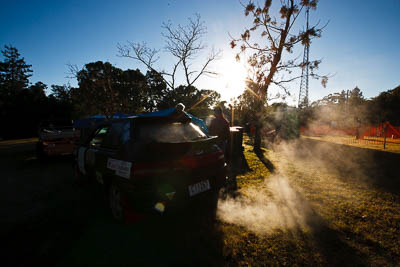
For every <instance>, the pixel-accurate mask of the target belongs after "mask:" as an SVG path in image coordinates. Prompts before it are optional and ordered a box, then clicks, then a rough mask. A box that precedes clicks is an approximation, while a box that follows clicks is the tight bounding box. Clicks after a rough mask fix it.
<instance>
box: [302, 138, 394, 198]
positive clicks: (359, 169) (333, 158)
mask: <svg viewBox="0 0 400 267" xmlns="http://www.w3.org/2000/svg"><path fill="white" fill-rule="evenodd" d="M296 153H297V155H298V156H300V157H303V158H305V159H311V160H315V162H316V163H318V164H321V166H322V167H323V168H326V169H329V170H332V171H334V172H336V173H338V174H339V177H340V178H341V179H343V180H345V181H347V182H351V181H352V182H355V183H363V184H367V185H369V186H372V187H375V188H378V189H381V190H384V191H386V192H390V193H394V194H396V195H400V179H399V177H400V176H399V162H400V154H397V153H391V152H385V151H379V150H373V149H366V148H359V147H353V146H346V145H340V144H334V143H328V142H321V141H316V140H302V141H301V142H299V143H298V144H297V147H296Z"/></svg>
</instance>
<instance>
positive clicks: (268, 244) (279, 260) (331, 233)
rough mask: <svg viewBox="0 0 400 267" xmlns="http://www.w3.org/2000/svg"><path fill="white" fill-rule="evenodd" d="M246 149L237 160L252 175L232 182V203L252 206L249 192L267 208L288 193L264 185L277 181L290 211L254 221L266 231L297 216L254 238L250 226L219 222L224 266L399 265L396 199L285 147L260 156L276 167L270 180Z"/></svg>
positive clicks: (398, 203)
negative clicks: (285, 187) (243, 200)
mask: <svg viewBox="0 0 400 267" xmlns="http://www.w3.org/2000/svg"><path fill="white" fill-rule="evenodd" d="M246 142H247V144H245V157H246V160H247V161H248V164H249V166H250V168H251V169H252V171H250V172H248V173H246V174H244V175H241V176H238V177H237V180H238V185H239V194H240V196H239V197H238V198H237V199H241V198H247V199H249V201H247V202H246V203H249V204H248V205H249V206H251V205H259V202H257V200H256V199H255V198H257V196H256V195H255V194H252V193H251V192H254V190H256V191H257V192H262V194H264V195H265V196H267V199H266V200H267V202H268V201H269V202H270V203H274V202H276V201H277V200H276V198H277V191H279V193H280V194H281V193H282V192H288V191H287V190H286V191H285V190H282V191H280V190H279V188H278V189H277V188H276V187H275V188H271V187H270V186H268V185H269V184H271V182H272V181H273V180H274V179H281V180H282V179H284V180H285V181H287V183H288V184H289V187H290V188H291V189H292V192H294V193H293V195H294V200H295V203H294V204H293V203H292V204H290V203H289V204H287V207H286V206H282V205H280V206H278V207H280V209H279V211H280V213H278V215H277V214H275V213H271V216H270V217H268V216H266V217H262V219H263V220H264V222H261V223H263V224H264V225H266V224H269V223H270V222H269V221H270V220H273V219H274V218H273V217H276V216H281V217H282V218H285V217H290V213H294V214H297V213H298V214H300V215H299V216H297V217H296V216H294V217H293V218H294V219H298V222H296V221H295V223H293V224H292V225H289V226H287V225H286V226H282V225H281V224H275V225H274V227H272V228H269V230H267V231H261V232H260V231H258V230H257V228H254V224H255V222H254V221H253V220H249V221H248V223H247V224H246V222H244V223H243V220H244V221H246V219H243V220H242V221H240V223H232V222H226V221H225V222H224V218H221V224H222V231H223V232H224V249H223V251H224V257H225V263H226V265H227V266H237V265H239V266H265V265H267V266H270V265H283V266H285V265H287V266H303V265H312V266H357V265H373V266H388V265H389V266H392V265H396V264H398V263H399V262H400V239H399V236H400V198H399V196H398V194H396V193H389V192H386V191H385V190H383V189H382V188H376V187H374V186H373V185H372V184H371V183H369V182H368V180H367V179H368V177H364V179H361V178H360V175H356V174H355V173H352V172H351V171H350V172H349V171H346V172H341V171H340V170H339V169H340V167H339V166H327V164H326V162H324V160H311V159H310V157H304V156H301V157H299V154H298V151H295V149H294V148H293V146H291V145H289V146H286V147H284V148H283V149H282V148H281V149H279V148H277V149H275V150H266V151H265V152H264V155H265V157H267V158H268V159H269V160H271V161H272V162H273V164H274V165H275V167H276V171H275V173H271V172H269V170H268V169H267V168H266V167H265V166H264V165H263V164H262V163H261V161H260V160H259V159H258V157H257V156H256V155H255V154H254V153H253V152H252V150H251V147H250V145H249V140H248V139H246ZM311 151H313V150H312V149H311ZM301 152H303V151H300V152H299V153H301ZM249 192H250V193H249ZM289 192H290V191H289ZM283 194H285V193H283ZM288 194H292V193H288ZM281 197H282V196H281ZM284 197H285V196H284ZM284 197H283V198H284ZM289 197H293V196H289ZM236 201H239V200H236ZM255 203H258V204H255ZM276 203H277V202H276ZM263 205H264V206H263ZM263 205H261V207H260V208H261V209H260V212H262V208H264V209H268V206H269V204H263ZM244 208H249V207H248V206H247V207H244ZM232 212H233V211H232ZM287 213H289V214H287ZM250 216H251V215H250ZM256 218H257V217H256ZM275 219H276V218H275Z"/></svg>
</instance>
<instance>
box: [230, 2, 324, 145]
mask: <svg viewBox="0 0 400 267" xmlns="http://www.w3.org/2000/svg"><path fill="white" fill-rule="evenodd" d="M317 2H318V0H280V10H279V12H280V17H279V18H276V17H272V16H271V14H270V8H271V4H272V0H265V1H264V4H263V5H256V4H254V3H253V2H252V1H250V2H248V4H247V5H243V4H242V5H243V7H244V12H245V16H251V17H252V19H253V22H252V24H251V27H249V28H246V29H245V30H244V32H243V33H242V34H241V36H240V38H236V39H235V38H233V37H232V40H231V43H230V45H231V48H232V49H234V48H235V47H236V46H237V45H238V44H240V46H239V52H238V53H237V55H236V58H237V59H240V57H241V56H242V55H248V58H247V62H248V64H249V66H250V69H251V71H252V74H253V77H249V78H250V80H251V81H252V82H253V83H254V84H255V85H256V86H255V87H256V88H254V86H253V89H252V90H253V91H255V93H256V94H258V95H259V99H260V101H261V102H262V104H263V105H264V104H266V103H267V100H268V99H267V98H268V90H269V88H270V86H271V84H274V85H276V86H278V87H279V88H281V89H283V90H284V93H285V94H290V92H289V90H288V87H287V84H289V83H290V82H293V81H295V80H296V79H298V78H300V77H301V75H300V76H292V72H293V70H294V69H296V68H297V69H301V68H303V67H305V66H307V65H308V66H309V68H310V73H311V74H310V75H311V77H313V78H316V79H319V78H321V79H322V84H323V85H324V86H325V84H326V82H327V79H328V77H327V76H319V75H318V74H316V73H315V70H316V69H318V66H319V64H320V62H321V61H320V60H314V61H310V62H305V63H303V62H302V61H299V60H298V59H299V58H296V57H294V58H289V59H287V60H283V55H284V53H285V52H286V53H287V54H292V53H293V48H294V47H295V46H296V45H307V44H310V42H311V40H312V39H313V38H317V37H321V32H322V29H323V28H324V27H325V26H324V27H320V28H319V27H318V24H317V25H314V26H311V27H309V28H308V29H303V30H299V31H298V32H297V33H294V32H295V29H294V27H295V25H296V21H297V19H298V17H299V15H300V14H302V13H303V12H302V11H305V9H306V8H312V9H316V7H317ZM254 38H255V39H256V41H253V39H254ZM246 52H248V53H249V54H246ZM257 106H260V105H257ZM261 106H262V105H261ZM260 112H262V111H260ZM258 134H259V131H258V129H256V137H257V138H256V140H257V141H258V142H255V143H256V144H255V149H257V150H260V145H261V144H260V140H261V139H260V136H259V135H258ZM257 135H258V136H257Z"/></svg>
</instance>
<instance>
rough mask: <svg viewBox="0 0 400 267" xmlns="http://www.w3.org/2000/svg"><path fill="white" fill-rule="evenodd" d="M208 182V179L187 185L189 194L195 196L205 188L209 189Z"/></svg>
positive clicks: (205, 189)
mask: <svg viewBox="0 0 400 267" xmlns="http://www.w3.org/2000/svg"><path fill="white" fill-rule="evenodd" d="M210 188H211V187H210V182H209V181H208V180H204V181H201V182H199V183H197V184H192V185H189V196H191V197H192V196H195V195H197V194H200V193H202V192H205V191H207V190H210Z"/></svg>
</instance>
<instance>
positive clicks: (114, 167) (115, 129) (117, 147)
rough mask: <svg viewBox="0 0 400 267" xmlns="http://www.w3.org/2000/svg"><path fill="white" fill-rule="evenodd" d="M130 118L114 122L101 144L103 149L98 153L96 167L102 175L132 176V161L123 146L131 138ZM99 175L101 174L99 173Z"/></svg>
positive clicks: (125, 177)
mask: <svg viewBox="0 0 400 267" xmlns="http://www.w3.org/2000/svg"><path fill="white" fill-rule="evenodd" d="M129 126H130V122H129V120H120V121H115V122H113V123H112V125H111V127H110V129H109V131H108V132H107V135H106V136H105V137H104V139H103V142H102V144H101V149H99V150H98V152H97V154H96V168H97V170H98V172H100V173H101V175H102V176H107V177H114V178H117V179H118V180H120V179H121V178H124V179H129V178H130V169H131V166H132V163H131V162H130V161H129V159H128V158H127V156H126V153H124V149H123V146H124V144H125V143H126V141H127V139H129V137H127V136H129V134H130V127H129ZM97 175H99V174H97Z"/></svg>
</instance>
